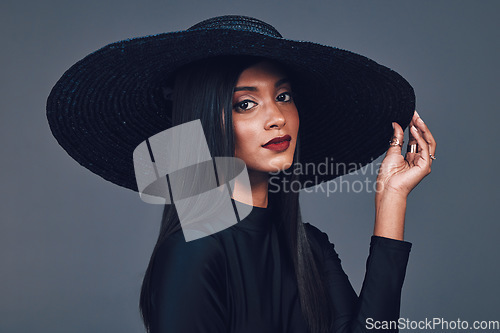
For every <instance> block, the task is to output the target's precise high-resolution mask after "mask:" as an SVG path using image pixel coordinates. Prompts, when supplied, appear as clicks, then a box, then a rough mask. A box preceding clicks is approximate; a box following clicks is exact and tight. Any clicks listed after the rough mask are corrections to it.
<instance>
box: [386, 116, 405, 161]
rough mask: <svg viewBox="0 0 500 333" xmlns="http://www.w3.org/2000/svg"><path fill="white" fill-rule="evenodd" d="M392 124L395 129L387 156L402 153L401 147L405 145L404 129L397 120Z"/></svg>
mask: <svg viewBox="0 0 500 333" xmlns="http://www.w3.org/2000/svg"><path fill="white" fill-rule="evenodd" d="M392 126H393V127H394V131H393V133H392V138H391V143H390V145H389V149H387V154H386V156H388V155H392V154H399V155H401V147H402V146H403V138H404V132H403V129H402V128H401V126H400V125H399V124H398V123H396V122H393V123H392Z"/></svg>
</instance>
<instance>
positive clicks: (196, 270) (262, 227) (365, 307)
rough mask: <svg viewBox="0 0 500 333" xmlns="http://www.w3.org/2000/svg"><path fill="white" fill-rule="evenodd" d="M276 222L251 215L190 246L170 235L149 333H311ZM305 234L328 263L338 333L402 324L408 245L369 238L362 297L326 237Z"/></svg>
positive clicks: (262, 212) (157, 273)
mask: <svg viewBox="0 0 500 333" xmlns="http://www.w3.org/2000/svg"><path fill="white" fill-rule="evenodd" d="M275 219H276V215H275V212H274V213H273V211H272V208H271V207H267V208H260V207H254V208H253V209H252V212H251V213H250V215H248V216H247V217H246V218H245V219H243V220H242V221H240V222H239V223H237V224H235V225H233V226H231V227H229V228H227V229H225V230H223V231H220V232H218V233H216V234H213V235H210V236H207V237H204V238H200V239H197V240H193V241H190V242H186V241H185V240H184V236H183V234H182V231H181V230H179V231H178V232H176V233H174V234H172V235H171V236H170V237H169V238H168V239H167V240H166V241H165V242H164V243H163V244H162V245H161V247H160V248H159V251H158V252H157V255H156V257H155V261H154V264H153V271H152V280H151V283H152V307H153V318H152V326H151V333H166V332H174V333H177V332H179V333H184V332H186V333H191V332H193V333H208V332H212V333H215V332H217V333H222V332H224V333H226V332H227V333H250V332H251V333H256V332H259V333H280V332H287V333H306V332H308V329H307V325H306V322H305V319H304V317H303V315H302V312H301V308H300V303H299V295H298V288H297V282H296V278H295V273H294V270H293V265H292V263H291V261H290V260H289V259H288V258H289V255H287V253H286V252H285V245H284V242H283V241H282V238H281V235H279V234H278V233H277V232H276V227H275V225H274V223H273V221H275ZM305 229H306V232H307V235H308V238H309V242H310V244H311V248H312V250H313V253H314V254H315V256H317V258H319V262H320V263H321V262H322V263H323V266H322V267H320V269H322V270H323V273H324V274H325V275H326V281H327V288H328V293H329V297H330V298H331V301H332V305H333V306H332V308H333V313H332V316H333V318H334V329H333V332H373V331H374V330H373V329H372V330H368V329H367V321H366V320H367V319H368V318H371V322H372V323H373V322H375V321H376V320H378V321H390V320H393V321H397V320H398V318H399V308H400V299H401V287H402V285H403V280H404V276H405V272H406V265H407V261H408V256H409V252H410V248H411V243H408V242H404V241H398V240H394V239H389V238H383V237H377V236H372V239H371V244H370V254H369V257H368V260H367V263H366V275H365V279H364V282H363V286H362V289H361V292H360V295H359V297H358V296H357V295H356V293H355V291H354V289H353V288H352V286H351V284H350V282H349V280H348V278H347V276H346V274H345V273H344V271H343V269H342V267H341V263H340V259H339V257H338V255H337V253H336V251H335V249H334V246H333V244H331V243H330V242H329V240H328V236H327V235H326V234H325V233H323V232H321V231H319V230H318V229H317V228H316V227H314V226H312V225H310V224H309V223H305ZM395 331H397V330H393V331H391V332H395ZM387 332H388V331H387Z"/></svg>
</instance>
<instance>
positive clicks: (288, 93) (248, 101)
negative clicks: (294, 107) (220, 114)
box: [233, 91, 293, 111]
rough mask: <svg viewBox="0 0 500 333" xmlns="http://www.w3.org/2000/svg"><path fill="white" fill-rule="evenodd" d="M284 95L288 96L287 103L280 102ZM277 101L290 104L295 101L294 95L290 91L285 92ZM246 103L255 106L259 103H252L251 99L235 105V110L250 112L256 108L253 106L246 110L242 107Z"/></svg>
mask: <svg viewBox="0 0 500 333" xmlns="http://www.w3.org/2000/svg"><path fill="white" fill-rule="evenodd" d="M283 95H286V96H288V100H287V101H280V100H278V99H279V98H280V96H283ZM276 100H278V102H283V103H290V102H292V101H293V98H292V93H291V92H288V91H286V92H283V93H281V94H279V95H278V96H277V97H276ZM245 103H253V104H255V105H257V103H255V102H254V101H252V100H250V99H245V100H244V101H241V102H238V103H236V104H234V105H233V109H235V110H236V111H248V110H250V109H252V108H253V107H255V106H253V107H251V108H247V109H244V108H242V105H243V104H245Z"/></svg>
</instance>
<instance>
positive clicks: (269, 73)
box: [233, 61, 299, 173]
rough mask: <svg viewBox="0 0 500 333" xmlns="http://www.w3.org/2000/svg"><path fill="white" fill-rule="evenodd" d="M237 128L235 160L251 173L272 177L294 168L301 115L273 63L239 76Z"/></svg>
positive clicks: (235, 111)
mask: <svg viewBox="0 0 500 333" xmlns="http://www.w3.org/2000/svg"><path fill="white" fill-rule="evenodd" d="M233 126H234V133H235V139H236V142H235V156H236V157H238V158H240V159H242V160H243V161H244V162H245V163H246V166H247V169H248V171H260V172H266V173H269V172H276V171H279V170H284V169H287V168H289V167H290V166H291V165H292V161H293V154H294V151H295V145H296V142H297V134H298V131H299V114H298V112H297V107H296V106H295V103H294V100H293V97H292V91H291V86H290V82H289V80H288V78H287V76H286V75H285V73H284V72H282V71H281V70H280V69H279V68H278V67H276V66H275V65H273V64H272V63H271V62H267V61H264V62H260V63H257V64H256V65H253V66H252V67H249V68H247V69H246V70H244V71H243V72H242V73H241V75H240V76H239V78H238V82H237V83H236V87H235V89H234V94H233ZM271 140H273V142H271V143H269V142H270V141H271Z"/></svg>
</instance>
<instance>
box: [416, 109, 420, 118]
mask: <svg viewBox="0 0 500 333" xmlns="http://www.w3.org/2000/svg"><path fill="white" fill-rule="evenodd" d="M415 113H416V114H417V116H418V117H419V118H420V115H419V114H418V112H417V110H415Z"/></svg>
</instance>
